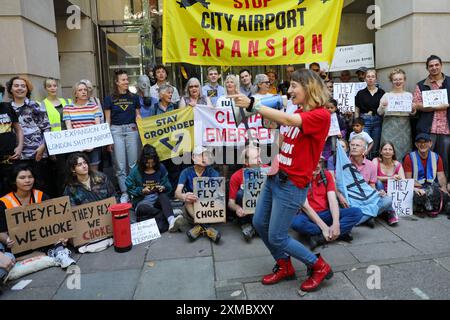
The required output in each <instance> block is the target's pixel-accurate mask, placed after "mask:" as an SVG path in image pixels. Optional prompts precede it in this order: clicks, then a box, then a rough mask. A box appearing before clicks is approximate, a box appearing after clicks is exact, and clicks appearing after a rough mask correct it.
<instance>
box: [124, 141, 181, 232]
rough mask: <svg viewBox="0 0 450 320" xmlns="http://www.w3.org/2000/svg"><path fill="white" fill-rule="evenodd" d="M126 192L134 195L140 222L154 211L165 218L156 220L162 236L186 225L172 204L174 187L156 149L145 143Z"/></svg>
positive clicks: (133, 198) (133, 199) (132, 196)
mask: <svg viewBox="0 0 450 320" xmlns="http://www.w3.org/2000/svg"><path fill="white" fill-rule="evenodd" d="M125 184H126V186H127V191H128V193H129V194H130V196H131V200H132V203H133V207H134V208H135V210H136V217H137V221H143V220H146V217H147V216H151V214H150V213H151V212H152V211H155V209H156V210H157V211H158V213H159V209H161V210H162V215H163V216H160V215H157V216H156V217H155V219H156V222H157V225H158V228H159V231H160V232H161V233H163V232H166V231H167V230H169V232H176V231H178V230H179V229H180V225H181V223H182V222H183V220H184V219H183V217H182V216H181V215H179V216H177V217H175V216H174V214H173V208H172V205H171V204H170V199H169V193H170V191H171V190H172V186H171V185H170V182H169V174H168V172H167V169H166V167H164V165H163V164H162V163H160V161H159V156H158V153H157V152H156V149H155V148H154V147H153V146H151V145H149V144H146V145H144V147H143V148H142V153H141V156H140V159H139V162H138V163H137V164H136V165H135V166H134V168H133V169H132V170H131V172H130V175H129V176H128V177H127V179H126V180H125Z"/></svg>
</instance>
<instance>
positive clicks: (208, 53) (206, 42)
mask: <svg viewBox="0 0 450 320" xmlns="http://www.w3.org/2000/svg"><path fill="white" fill-rule="evenodd" d="M202 42H203V46H204V50H203V56H208V57H211V51H210V50H209V39H202Z"/></svg>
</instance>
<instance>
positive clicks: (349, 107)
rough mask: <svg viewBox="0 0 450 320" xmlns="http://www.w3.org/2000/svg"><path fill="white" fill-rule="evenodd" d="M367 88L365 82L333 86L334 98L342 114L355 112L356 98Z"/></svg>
mask: <svg viewBox="0 0 450 320" xmlns="http://www.w3.org/2000/svg"><path fill="white" fill-rule="evenodd" d="M366 87H367V83H365V82H348V83H335V84H334V85H333V98H334V99H335V100H336V101H337V103H338V109H339V111H340V112H341V113H346V112H355V107H356V106H355V97H356V94H357V93H358V91H360V90H363V89H365V88H366Z"/></svg>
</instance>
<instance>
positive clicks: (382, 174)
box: [372, 141, 405, 225]
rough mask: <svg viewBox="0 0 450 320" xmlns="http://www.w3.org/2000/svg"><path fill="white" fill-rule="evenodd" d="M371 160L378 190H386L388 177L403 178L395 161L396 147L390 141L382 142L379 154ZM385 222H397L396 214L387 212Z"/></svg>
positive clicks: (402, 173) (401, 171) (403, 174)
mask: <svg viewBox="0 0 450 320" xmlns="http://www.w3.org/2000/svg"><path fill="white" fill-rule="evenodd" d="M372 162H373V164H374V165H375V166H376V167H377V179H378V181H377V189H378V190H384V191H386V192H387V191H388V190H387V185H388V180H390V179H395V180H401V179H405V172H404V171H403V166H402V164H401V163H400V162H398V161H397V157H396V148H395V147H394V144H393V143H392V142H389V141H385V142H383V143H382V144H381V147H380V155H379V156H378V157H377V158H375V159H373V160H372ZM387 222H388V224H389V225H393V224H396V223H397V222H398V216H397V215H396V213H395V211H388V212H387Z"/></svg>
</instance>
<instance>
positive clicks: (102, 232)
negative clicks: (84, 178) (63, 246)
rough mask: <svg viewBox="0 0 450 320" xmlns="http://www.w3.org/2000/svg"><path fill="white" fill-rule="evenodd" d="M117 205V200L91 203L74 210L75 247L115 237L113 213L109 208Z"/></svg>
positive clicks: (73, 240)
mask: <svg viewBox="0 0 450 320" xmlns="http://www.w3.org/2000/svg"><path fill="white" fill-rule="evenodd" d="M114 204H116V199H115V198H109V199H106V200H102V201H97V202H91V203H87V204H84V205H81V206H77V207H73V208H72V216H73V220H74V225H75V236H74V237H73V239H72V242H73V245H74V246H75V247H78V246H81V245H84V244H86V243H89V242H91V241H94V240H98V239H103V238H107V237H111V236H112V235H113V230H112V219H111V213H110V212H109V211H108V208H109V207H110V206H112V205H114Z"/></svg>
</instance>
